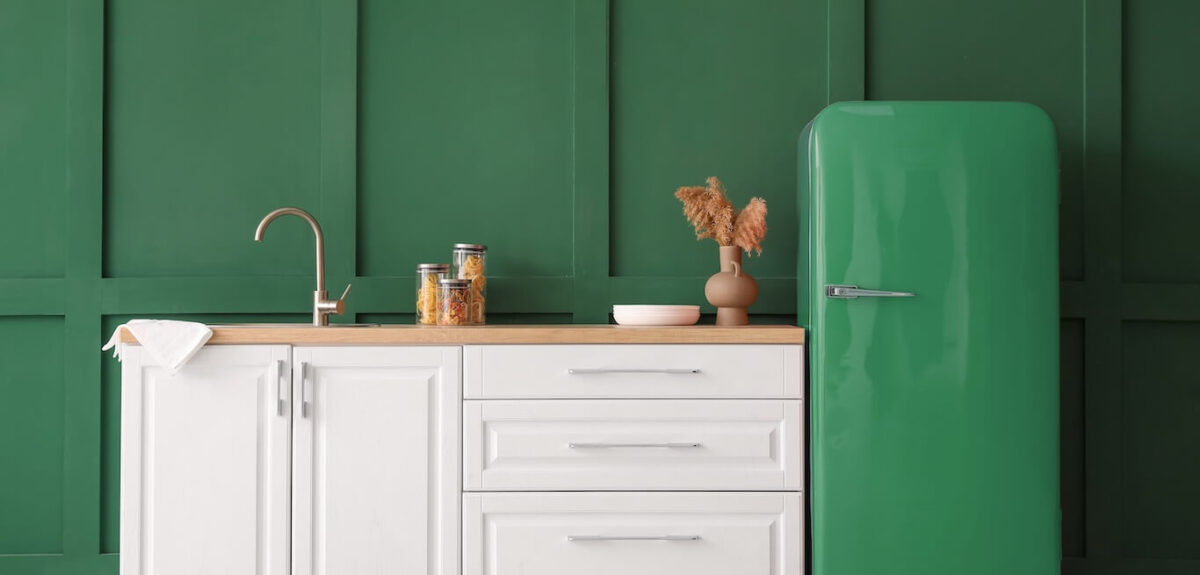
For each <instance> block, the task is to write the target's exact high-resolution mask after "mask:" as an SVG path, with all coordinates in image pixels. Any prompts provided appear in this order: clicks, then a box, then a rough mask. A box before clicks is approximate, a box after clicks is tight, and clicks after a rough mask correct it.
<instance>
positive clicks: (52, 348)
mask: <svg viewBox="0 0 1200 575" xmlns="http://www.w3.org/2000/svg"><path fill="white" fill-rule="evenodd" d="M0 350H4V358H5V359H4V360H3V361H0V555H17V554H44V553H61V552H62V550H63V547H62V544H63V542H62V534H63V479H64V478H63V474H64V473H63V445H64V430H63V424H64V421H63V411H64V409H65V403H66V397H65V394H64V386H63V367H62V361H63V320H62V318H61V317H3V318H0Z"/></svg>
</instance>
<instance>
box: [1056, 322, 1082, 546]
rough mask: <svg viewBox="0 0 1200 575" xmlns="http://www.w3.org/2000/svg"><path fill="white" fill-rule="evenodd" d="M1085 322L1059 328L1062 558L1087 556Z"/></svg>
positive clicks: (1063, 324) (1068, 324) (1070, 323)
mask: <svg viewBox="0 0 1200 575" xmlns="http://www.w3.org/2000/svg"><path fill="white" fill-rule="evenodd" d="M1083 334H1084V329H1083V321H1082V320H1078V319H1064V320H1062V323H1061V326H1060V329H1059V338H1058V343H1059V348H1060V352H1059V356H1060V357H1059V363H1058V367H1059V370H1060V377H1059V381H1060V383H1059V385H1060V389H1059V401H1058V407H1059V417H1058V421H1059V425H1060V427H1061V431H1059V445H1060V448H1059V454H1058V456H1059V461H1060V463H1059V473H1060V476H1059V481H1060V483H1061V485H1062V489H1061V490H1060V498H1059V502H1060V505H1062V525H1063V528H1062V549H1063V557H1082V556H1084V554H1085V549H1086V542H1085V541H1084V534H1085V533H1086V530H1087V528H1086V527H1085V521H1084V507H1085V506H1086V503H1087V502H1086V500H1085V498H1084V477H1083V469H1084V458H1083V456H1084V446H1083V436H1084V434H1083V422H1084V420H1083V417H1084V415H1083V414H1084V370H1083V361H1084V360H1083V353H1084V348H1085V342H1084V335H1083Z"/></svg>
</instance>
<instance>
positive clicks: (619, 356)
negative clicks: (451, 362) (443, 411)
mask: <svg viewBox="0 0 1200 575" xmlns="http://www.w3.org/2000/svg"><path fill="white" fill-rule="evenodd" d="M803 367H804V365H803V354H802V348H801V346H799V345H468V346H464V348H463V382H464V393H465V397H467V398H476V399H479V398H581V397H588V398H643V397H644V398H673V397H679V398H710V397H720V398H765V397H770V398H795V399H799V398H800V394H801V391H800V390H801V384H802V377H803V375H802V374H803V371H804V369H803Z"/></svg>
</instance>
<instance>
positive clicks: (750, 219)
mask: <svg viewBox="0 0 1200 575" xmlns="http://www.w3.org/2000/svg"><path fill="white" fill-rule="evenodd" d="M766 236H767V202H766V201H765V200H763V199H762V198H750V203H748V204H746V207H744V208H742V211H741V213H739V214H738V215H737V220H736V221H735V222H734V224H733V243H734V245H736V246H738V247H740V248H742V249H743V250H746V253H750V250H752V249H753V250H754V251H755V252H757V253H758V255H760V256H761V255H762V240H763V238H764V237H766Z"/></svg>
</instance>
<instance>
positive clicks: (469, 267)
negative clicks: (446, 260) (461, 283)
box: [451, 244, 487, 325]
mask: <svg viewBox="0 0 1200 575" xmlns="http://www.w3.org/2000/svg"><path fill="white" fill-rule="evenodd" d="M451 275H453V276H454V277H456V278H458V279H465V280H471V288H470V289H471V309H470V324H471V325H483V324H484V323H485V320H486V318H487V246H485V245H480V244H454V269H453V273H452V274H451Z"/></svg>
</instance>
